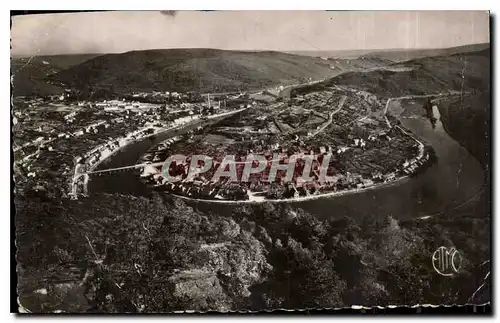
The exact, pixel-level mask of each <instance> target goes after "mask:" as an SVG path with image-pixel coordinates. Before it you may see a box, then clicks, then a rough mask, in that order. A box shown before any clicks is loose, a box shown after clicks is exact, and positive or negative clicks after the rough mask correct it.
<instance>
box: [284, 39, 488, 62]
mask: <svg viewBox="0 0 500 323" xmlns="http://www.w3.org/2000/svg"><path fill="white" fill-rule="evenodd" d="M489 47H490V44H487V43H486V44H471V45H464V46H457V47H450V48H419V49H413V48H394V49H355V50H333V51H331V50H310V51H309V50H306V51H292V52H290V53H291V54H295V55H303V56H314V57H328V58H332V59H346V60H347V59H356V58H363V57H364V58H378V59H382V60H389V61H393V62H401V61H408V60H412V59H417V58H423V57H429V56H446V55H453V54H459V53H469V52H474V51H481V50H483V49H487V48H489Z"/></svg>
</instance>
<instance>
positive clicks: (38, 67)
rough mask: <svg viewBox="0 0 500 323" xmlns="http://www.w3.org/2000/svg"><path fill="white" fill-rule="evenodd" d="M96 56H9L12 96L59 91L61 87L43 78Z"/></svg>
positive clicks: (55, 92)
mask: <svg viewBox="0 0 500 323" xmlns="http://www.w3.org/2000/svg"><path fill="white" fill-rule="evenodd" d="M96 56H97V54H81V55H54V56H35V57H22V58H11V61H10V69H11V75H13V76H14V77H13V91H14V96H27V95H48V94H57V93H61V91H62V90H63V89H62V88H61V87H58V86H54V85H52V84H49V83H47V82H46V81H45V78H46V77H47V76H49V75H53V74H56V73H58V72H60V71H62V70H64V69H67V68H69V67H71V66H74V65H78V64H80V63H82V62H84V61H86V60H88V59H91V58H94V57H96Z"/></svg>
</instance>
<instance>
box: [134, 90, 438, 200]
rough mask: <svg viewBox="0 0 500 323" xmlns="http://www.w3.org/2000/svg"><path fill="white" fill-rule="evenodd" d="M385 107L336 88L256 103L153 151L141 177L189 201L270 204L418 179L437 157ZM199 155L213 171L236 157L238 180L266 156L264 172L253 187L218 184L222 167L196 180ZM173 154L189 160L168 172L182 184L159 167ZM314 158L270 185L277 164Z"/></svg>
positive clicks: (257, 175)
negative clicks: (324, 166) (254, 158)
mask: <svg viewBox="0 0 500 323" xmlns="http://www.w3.org/2000/svg"><path fill="white" fill-rule="evenodd" d="M299 92H300V91H299ZM384 103H385V102H383V101H381V100H379V99H378V98H377V97H376V96H375V95H372V94H369V93H366V92H362V91H353V90H351V89H342V88H339V87H331V88H326V89H321V90H319V91H313V92H309V93H305V94H295V95H293V96H292V98H291V99H290V100H286V101H281V100H274V101H273V102H269V103H268V104H259V105H250V107H249V108H247V109H245V110H244V111H242V112H241V113H238V114H235V115H233V116H231V117H228V118H226V119H224V120H222V121H221V122H219V123H217V124H215V125H213V126H210V127H201V126H200V127H198V128H196V129H193V130H191V131H189V132H187V133H185V134H183V135H179V136H176V137H174V138H170V139H168V140H166V141H165V142H162V143H160V144H158V145H156V146H154V147H152V148H151V149H150V150H149V151H148V152H147V153H146V154H144V155H143V156H142V157H141V159H140V160H141V162H142V163H146V164H147V163H149V164H150V165H148V166H147V167H145V168H144V169H143V171H142V174H141V177H142V178H143V180H144V181H145V182H146V183H149V184H151V185H153V186H155V187H157V188H158V189H163V190H165V191H167V192H170V193H172V194H174V195H178V196H184V197H187V198H194V199H203V200H214V201H217V200H219V201H241V200H246V201H265V200H269V201H272V200H287V199H297V198H307V197H311V198H313V197H315V196H321V195H331V194H335V193H338V194H341V193H345V192H346V191H356V190H360V189H364V188H369V187H372V186H375V185H377V184H382V183H388V182H392V181H395V180H398V179H401V178H404V177H407V176H413V175H415V174H417V173H418V172H419V171H420V170H422V169H423V168H424V166H425V165H428V164H429V163H430V162H431V161H432V160H433V152H432V149H431V148H430V147H428V146H426V145H425V144H424V143H422V142H420V141H419V140H418V139H416V138H415V137H414V136H413V135H412V134H411V133H409V132H408V131H407V130H405V129H404V128H402V127H401V125H399V124H398V121H397V119H396V118H394V117H392V116H387V115H386V113H385V109H384ZM391 122H392V123H391ZM276 153H279V156H280V157H279V160H275V158H276V157H275V156H276ZM198 154H200V155H201V154H202V155H206V156H210V158H211V159H212V160H213V163H214V166H219V165H220V164H221V162H223V160H224V158H225V156H227V155H233V156H235V163H236V173H237V178H241V175H242V173H243V171H244V169H245V164H247V163H249V162H252V163H254V166H257V163H256V161H249V160H247V158H248V157H249V156H252V155H260V156H264V158H265V160H266V167H265V168H264V169H263V171H262V172H258V173H252V174H251V175H250V177H249V180H248V181H247V182H239V181H235V180H234V178H231V177H229V176H226V177H217V176H216V177H217V180H216V181H214V180H212V179H213V178H214V172H215V171H216V167H214V168H212V169H209V170H207V171H204V172H199V174H195V175H194V177H193V174H192V168H193V167H189V165H190V164H191V162H192V160H191V157H192V156H194V155H198ZM172 155H184V156H187V158H186V160H183V161H182V162H178V163H175V162H173V163H171V164H170V166H169V169H168V172H169V175H170V176H173V177H175V176H177V177H180V178H182V181H176V182H171V181H168V180H167V179H166V178H165V174H164V173H163V172H162V170H161V162H163V161H164V160H166V159H167V158H168V157H169V156H172ZM313 155H315V156H317V158H316V160H313V161H312V165H308V166H306V165H305V161H304V159H299V160H298V161H297V163H296V164H295V166H294V167H295V169H294V171H293V176H292V179H291V181H290V182H287V181H285V176H286V173H287V172H286V171H283V170H278V171H277V176H276V177H274V176H271V177H272V178H273V180H270V178H269V172H270V171H271V170H272V167H271V166H272V165H273V163H276V162H278V163H281V164H283V163H284V164H287V163H288V162H289V161H290V158H292V156H298V157H299V158H301V157H306V156H313ZM326 156H328V158H329V160H328V165H327V169H328V171H327V176H329V178H330V180H329V181H328V182H321V181H320V180H319V179H320V165H321V164H322V162H323V158H325V157H326ZM330 156H331V158H330ZM197 166H203V165H201V164H199V165H197ZM304 169H310V170H311V171H310V174H306V175H311V177H312V178H313V181H304V178H303V176H300V175H301V174H302V173H303V171H304ZM273 175H274V174H273Z"/></svg>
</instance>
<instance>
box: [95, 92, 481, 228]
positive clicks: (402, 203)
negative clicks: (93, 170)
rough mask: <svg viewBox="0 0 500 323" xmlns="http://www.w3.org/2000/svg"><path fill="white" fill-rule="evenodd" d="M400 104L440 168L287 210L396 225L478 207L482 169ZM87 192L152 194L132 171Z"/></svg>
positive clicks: (135, 154) (135, 150)
mask: <svg viewBox="0 0 500 323" xmlns="http://www.w3.org/2000/svg"><path fill="white" fill-rule="evenodd" d="M396 103H397V104H392V105H394V106H395V107H394V110H395V111H392V107H389V112H390V113H392V112H395V113H398V114H399V113H401V112H402V113H401V115H400V119H401V122H402V124H403V126H404V127H405V128H406V129H409V130H410V131H412V132H413V134H415V135H416V136H417V137H418V138H419V139H420V140H422V141H423V142H424V143H427V144H430V145H431V146H432V147H433V148H434V150H435V153H436V156H437V158H438V159H437V162H436V163H434V164H433V165H432V166H430V167H429V168H428V169H427V170H426V171H425V172H423V173H421V174H419V175H417V176H415V177H412V178H409V179H406V180H403V181H397V182H395V183H393V184H390V185H386V186H381V187H379V188H374V189H371V190H365V191H362V192H359V193H356V194H347V195H342V196H334V197H331V198H328V197H325V198H321V199H316V200H309V201H302V202H289V204H290V205H291V206H292V207H296V208H302V209H304V210H306V211H308V212H310V213H312V214H315V215H316V216H318V217H319V218H326V217H344V216H348V217H354V218H356V219H363V218H366V217H379V216H381V217H385V216H386V215H390V216H392V217H394V218H396V219H409V218H422V217H424V218H425V217H428V216H433V215H439V214H441V213H442V212H444V211H450V210H453V209H454V208H457V207H460V206H462V205H463V204H464V203H480V202H478V201H480V197H481V193H482V192H483V191H484V171H483V168H482V166H481V164H480V163H479V162H478V161H477V160H476V159H475V158H474V157H473V156H472V155H470V154H469V152H468V151H467V150H466V149H465V148H464V147H462V146H461V145H460V144H459V143H458V142H456V141H455V140H454V139H453V138H452V137H450V136H449V135H448V133H447V132H446V131H445V129H444V128H443V125H442V124H441V121H440V115H439V110H438V108H433V114H434V117H435V118H436V119H437V121H436V124H435V126H434V127H433V126H432V124H431V122H430V120H429V119H427V118H426V117H425V111H424V110H423V108H421V107H420V106H419V105H420V103H418V101H413V100H411V99H406V100H399V101H397V102H396ZM392 105H391V106H392ZM198 125H199V123H197V124H193V125H190V126H188V127H186V128H184V129H182V130H177V132H170V131H167V132H165V133H163V134H161V135H158V136H156V137H155V138H154V140H149V139H146V140H144V141H141V142H138V143H135V144H132V145H130V146H129V147H125V148H124V149H123V150H122V151H120V152H118V153H117V154H116V155H114V156H112V157H110V159H109V160H108V161H106V162H104V163H103V164H101V165H100V166H99V168H112V167H120V166H127V165H133V164H135V163H136V161H137V159H138V158H139V157H140V156H141V155H142V154H144V153H145V152H146V151H147V150H148V149H149V148H150V147H151V146H152V145H154V144H157V143H159V142H161V141H163V140H165V139H167V138H168V137H170V136H174V135H177V134H179V133H180V131H182V132H185V131H188V130H190V129H193V128H194V127H197V126H198ZM89 190H90V192H91V193H95V192H113V193H122V194H134V195H142V194H145V193H147V192H148V190H149V189H148V188H146V187H145V185H144V184H142V183H141V181H140V180H139V176H137V174H135V173H134V172H130V171H128V172H123V173H120V174H108V175H102V176H100V177H95V178H92V180H91V181H90V183H89ZM188 203H189V204H191V205H193V206H197V207H199V208H200V209H207V210H208V209H210V210H211V211H212V212H214V211H216V212H217V211H218V212H231V210H232V209H234V205H226V204H218V205H216V204H209V203H206V202H195V201H192V202H188Z"/></svg>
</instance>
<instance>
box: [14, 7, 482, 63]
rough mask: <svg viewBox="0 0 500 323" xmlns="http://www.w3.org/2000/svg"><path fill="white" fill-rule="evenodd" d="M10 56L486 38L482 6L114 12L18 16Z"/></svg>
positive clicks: (433, 43) (428, 43)
mask: <svg viewBox="0 0 500 323" xmlns="http://www.w3.org/2000/svg"><path fill="white" fill-rule="evenodd" d="M11 37H12V55H13V56H30V55H50V54H74V53H119V52H126V51H130V50H141V49H151V48H175V47H185V48H193V47H198V48H221V49H240V50H241V49H248V50H264V49H269V50H279V51H299V50H343V49H384V48H437V47H452V46H459V45H464V44H471V43H484V42H489V14H488V12H486V11H357V12H356V11H354V12H349V11H330V12H327V11H209V12H202V11H179V12H175V14H168V12H159V11H120V12H94V13H69V14H68V13H64V14H40V15H26V16H16V17H14V18H13V21H12V30H11Z"/></svg>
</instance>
